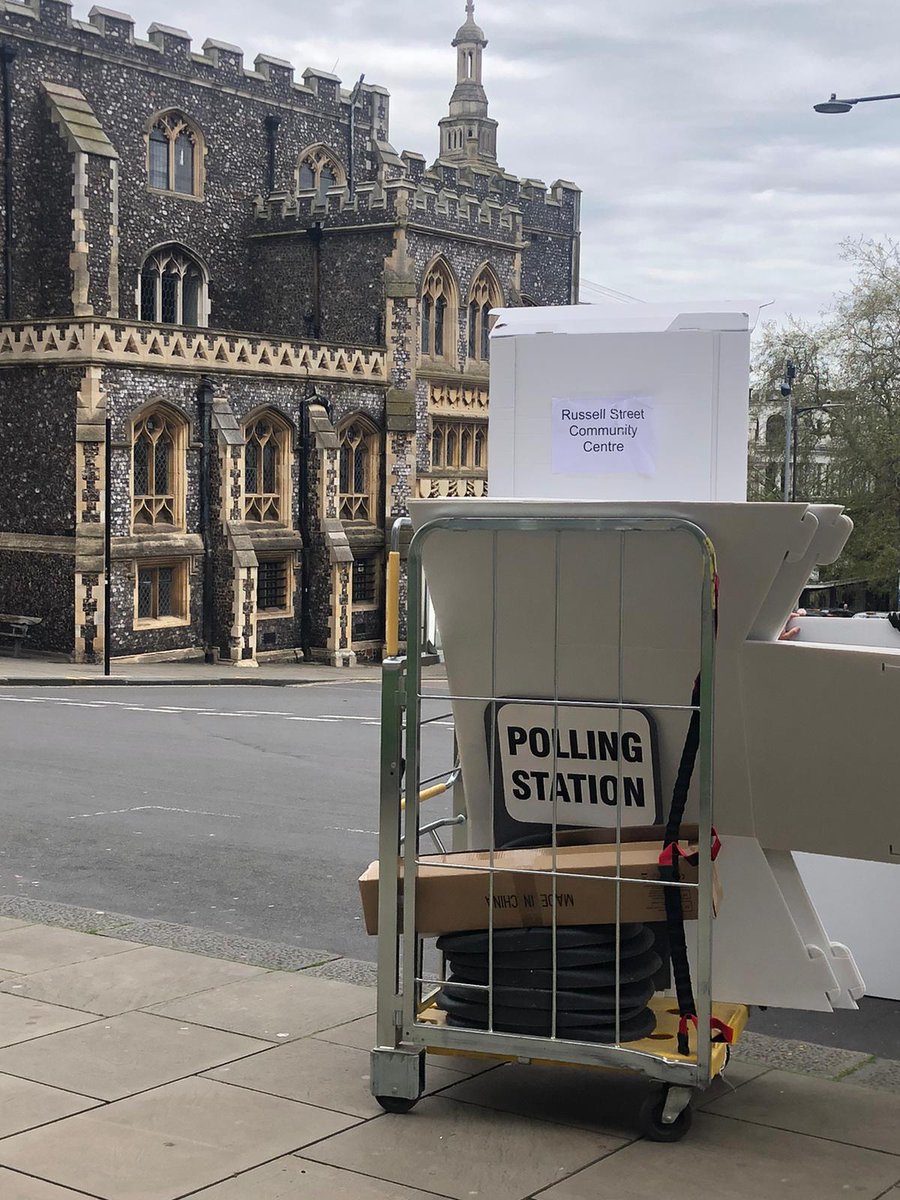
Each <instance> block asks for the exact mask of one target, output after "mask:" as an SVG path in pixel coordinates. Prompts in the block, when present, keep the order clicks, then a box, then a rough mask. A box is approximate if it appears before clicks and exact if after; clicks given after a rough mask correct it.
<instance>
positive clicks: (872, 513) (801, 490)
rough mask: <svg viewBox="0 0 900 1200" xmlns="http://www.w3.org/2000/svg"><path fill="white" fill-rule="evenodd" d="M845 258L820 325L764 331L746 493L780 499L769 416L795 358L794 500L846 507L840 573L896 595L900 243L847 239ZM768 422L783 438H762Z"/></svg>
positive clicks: (780, 445)
mask: <svg viewBox="0 0 900 1200" xmlns="http://www.w3.org/2000/svg"><path fill="white" fill-rule="evenodd" d="M844 258H845V260H846V261H847V262H848V263H849V264H850V265H851V268H852V271H853V278H852V282H851V285H850V287H849V288H848V290H847V291H846V292H843V293H841V294H839V295H838V296H836V297H835V299H834V302H833V304H832V307H831V309H830V311H829V312H828V314H827V315H826V317H825V318H824V319H823V320H822V321H821V322H820V323H818V324H815V325H812V324H807V323H802V322H798V321H791V322H789V323H788V324H786V325H785V326H783V327H781V328H771V327H770V328H767V329H766V330H764V332H763V336H762V338H761V340H760V343H759V347H758V350H757V353H756V358H755V362H754V388H753V397H752V412H753V417H754V422H753V423H752V425H751V453H750V496H751V498H752V499H781V498H782V493H781V490H780V486H779V485H780V483H781V464H782V462H783V455H784V419H783V416H782V418H781V422H780V427H779V425H778V422H777V421H776V422H775V423H774V424H773V423H772V418H773V416H775V417H777V416H778V413H779V411H780V412H781V413H782V414H783V412H784V406H783V401H782V400H781V398H780V394H779V385H780V383H781V378H782V375H783V371H784V361H785V359H786V358H790V359H792V360H793V362H794V363H795V364H796V366H797V378H796V381H795V385H794V394H793V397H792V399H793V403H794V404H795V405H796V407H797V410H798V413H797V418H796V422H797V449H796V461H797V471H796V476H795V492H794V494H795V497H796V499H798V500H807V499H808V500H825V501H831V502H833V503H838V504H843V505H845V506H846V508H847V510H848V512H849V514H850V516H851V517H852V518H853V521H854V526H855V529H854V533H853V536H852V538H851V539H850V542H849V543H848V546H847V549H846V551H845V553H844V555H843V556H842V558H841V560H840V561H839V563H838V564H836V568H835V570H834V577H835V578H839V579H859V578H865V579H867V580H868V581H869V589H870V591H873V592H884V593H885V594H886V595H888V596H890V597H893V596H895V595H896V589H897V578H898V571H900V246H898V245H897V244H896V243H894V242H891V241H888V242H864V241H857V242H848V243H846V244H845V246H844ZM803 410H808V411H803ZM756 421H759V422H760V425H759V426H758V427H757V425H756ZM767 422H768V423H769V429H770V432H772V433H773V434H776V433H778V434H780V442H778V441H777V440H776V439H775V438H774V437H772V438H770V439H768V440H766V438H765V436H764V434H765V430H766V423H767ZM757 428H759V430H760V436H757V437H755V436H754V434H755V433H756V430H757ZM773 468H774V469H773Z"/></svg>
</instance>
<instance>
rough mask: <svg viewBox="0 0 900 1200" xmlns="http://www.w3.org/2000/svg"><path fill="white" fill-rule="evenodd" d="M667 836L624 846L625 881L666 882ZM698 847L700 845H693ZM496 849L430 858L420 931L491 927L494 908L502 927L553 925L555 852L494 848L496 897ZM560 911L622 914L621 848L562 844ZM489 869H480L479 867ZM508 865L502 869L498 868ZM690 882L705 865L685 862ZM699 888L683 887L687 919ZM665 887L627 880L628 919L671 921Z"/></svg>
mask: <svg viewBox="0 0 900 1200" xmlns="http://www.w3.org/2000/svg"><path fill="white" fill-rule="evenodd" d="M662 848H663V843H662V842H661V841H653V842H631V843H627V844H625V845H623V846H622V848H621V875H622V878H623V880H628V879H635V880H658V879H659V855H660V852H661V851H662ZM690 849H694V847H690ZM489 866H490V854H489V853H488V851H486V850H483V851H468V852H466V853H463V854H434V855H429V856H427V857H425V858H422V859H421V860H420V863H419V870H418V877H417V881H416V928H417V929H418V931H419V933H421V934H424V935H435V934H439V933H456V932H458V931H461V930H465V929H486V928H487V927H488V923H489V920H490V917H489V914H490V912H491V910H492V909H493V914H494V921H493V923H494V928H495V929H509V928H521V927H525V926H541V925H551V924H552V922H553V909H554V889H553V883H552V877H550V876H548V875H546V874H544V875H541V874H535V872H541V871H545V872H546V871H550V870H552V866H553V858H552V851H551V850H550V849H538V850H497V851H495V852H494V867H495V873H494V887H493V896H492V895H491V888H490V873H489V872H488V871H487V870H485V869H484V868H487V867H489ZM556 866H557V871H564V872H566V877H565V878H559V877H557V879H556V889H555V908H556V921H557V924H558V925H604V924H612V923H613V922H614V921H615V919H616V884H615V880H614V879H612V878H609V876H614V875H615V873H616V848H615V846H610V845H587V846H584V845H576V846H558V847H557V851H556ZM473 867H474V868H482V869H481V870H473V869H472V868H473ZM496 868H500V870H499V871H498V870H496ZM680 877H681V880H682V882H684V883H696V882H697V868H696V867H691V866H690V865H689V864H688V863H686V862H685V861H684V860H683V859H682V860H681V871H680ZM359 890H360V895H361V897H362V905H363V914H364V917H365V922H366V930H367V931H368V932H369V933H377V932H378V863H377V862H374V863H372V864H371V866H369V867H368V869H367V870H366V871H365V872H364V873H363V874H362V876H361V877H360V880H359ZM697 900H698V892H697V891H696V890H695V889H693V888H685V889H682V904H683V906H684V915H685V919H687V920H695V919H696V916H697ZM719 901H720V890H719V885H718V878H717V876H716V874H715V867H713V910H714V911H717V909H718V906H719ZM665 912H666V909H665V896H664V889H663V887H662V886H661V885H660V886H657V887H653V886H651V885H649V884H646V883H644V884H632V885H629V884H628V883H627V882H623V884H622V888H621V912H620V918H621V920H622V921H629V922H630V921H642V922H647V923H652V922H655V921H663V920H665Z"/></svg>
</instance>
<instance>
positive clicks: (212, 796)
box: [0, 684, 452, 960]
mask: <svg viewBox="0 0 900 1200" xmlns="http://www.w3.org/2000/svg"><path fill="white" fill-rule="evenodd" d="M429 690H434V691H436V692H438V696H437V698H436V699H434V700H429V701H428V702H426V703H427V712H426V714H425V715H427V716H429V717H436V716H439V715H440V714H441V713H444V712H446V711H447V707H448V705H447V702H446V700H442V699H441V698H440V695H439V685H437V686H435V687H434V688H431V687H430V688H429ZM379 707H380V690H379V688H378V687H377V686H375V685H372V684H337V685H333V684H311V685H305V686H300V687H288V688H277V689H276V688H271V689H270V688H265V687H259V688H247V687H228V686H224V687H214V688H209V687H204V688H190V687H172V688H169V687H152V688H140V687H129V688H110V687H105V688H90V687H79V688H71V689H56V690H55V689H53V688H49V687H44V688H32V689H24V688H23V689H11V688H6V689H0V755H2V757H0V829H2V834H0V893H2V894H6V895H9V894H15V893H19V894H22V895H26V896H31V897H33V898H40V899H42V900H47V901H54V902H56V903H65V904H76V905H81V906H85V907H90V908H96V909H100V910H103V911H106V912H121V913H127V914H128V915H130V916H136V917H145V918H154V919H158V920H165V921H175V922H178V923H179V924H186V925H193V926H197V927H200V928H205V929H213V930H217V931H219V932H222V933H238V934H243V935H246V936H250V937H261V938H267V939H271V940H274V941H279V942H286V943H290V944H293V945H297V946H304V947H310V948H321V949H323V950H328V951H332V952H336V953H340V954H347V955H350V956H351V957H354V958H363V959H369V960H372V959H374V958H375V945H374V939H371V938H369V937H368V936H367V935H366V933H365V930H364V929H363V928H362V921H361V918H360V908H359V898H358V890H357V884H356V881H357V878H358V876H359V875H360V873H361V871H362V870H363V869H364V868H365V867H366V866H367V865H368V863H369V862H371V861H372V860H373V859H374V858H376V857H377V832H376V831H377V824H378V815H377V814H378V771H379V738H380V725H379ZM451 755H452V731H451V729H450V727H449V725H447V724H445V723H441V722H436V723H435V724H432V725H430V726H429V727H428V732H427V734H426V735H425V740H424V741H423V774H426V773H427V774H431V773H432V772H437V771H439V770H443V769H445V768H446V769H448V770H449V767H450V765H451ZM432 803H433V804H434V806H435V808H434V812H435V816H437V815H441V813H442V812H443V811H444V807H446V801H441V800H438V801H432ZM442 805H443V806H444V807H442Z"/></svg>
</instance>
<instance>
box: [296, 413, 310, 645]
mask: <svg viewBox="0 0 900 1200" xmlns="http://www.w3.org/2000/svg"><path fill="white" fill-rule="evenodd" d="M311 399H312V398H310V399H307V400H304V402H303V410H302V412H301V414H300V497H299V499H300V537H301V540H302V542H303V548H302V550H301V551H300V648H301V649H302V651H303V661H304V662H309V660H310V656H311V643H312V633H311V630H310V625H311V622H310V611H309V581H310V561H309V559H310V554H311V552H312V543H311V536H310V530H309V443H310V430H309V406H310V403H311Z"/></svg>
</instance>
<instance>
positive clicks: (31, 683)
mask: <svg viewBox="0 0 900 1200" xmlns="http://www.w3.org/2000/svg"><path fill="white" fill-rule="evenodd" d="M45 665H46V666H47V667H50V666H51V665H55V664H49V663H47V664H45ZM22 666H23V667H24V668H25V669H24V670H15V671H12V672H10V671H9V669H8V668H7V671H6V673H3V674H0V687H276V688H285V687H309V686H312V685H315V684H329V685H331V686H339V685H341V684H355V683H371V684H379V683H380V681H381V664H380V663H373V664H371V665H367V666H363V667H357V668H349V669H348V668H343V667H328V666H325V665H322V666H319V665H318V664H309V665H304V664H302V663H301V664H283V663H277V664H275V663H272V664H271V665H262V666H260V667H258V668H257V669H256V670H253V671H240V670H235V669H234V668H228V669H227V670H225V671H222V670H216V669H215V668H212V669H209V668H205V667H203V666H199V667H198V666H196V665H185V666H182V667H176V668H169V669H168V670H166V668H164V667H161V666H160V665H159V664H148V665H146V666H140V665H138V666H135V667H134V668H133V669H131V670H128V671H122V672H117V673H116V674H112V675H101V674H95V673H93V671H90V672H89V671H85V672H80V671H77V672H72V671H70V670H66V669H65V668H61V669H59V670H57V671H54V672H51V671H47V672H46V673H28V666H27V665H26V664H22ZM33 670H34V668H33V666H32V672H33ZM160 670H162V671H164V674H159V673H157V672H159V671H160ZM424 675H425V676H426V677H427V678H428V679H430V680H432V681H434V680H437V681H442V680H443V679H445V678H446V676H445V673H444V670H443V667H440V666H433V667H429V668H426V670H425V672H424Z"/></svg>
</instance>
